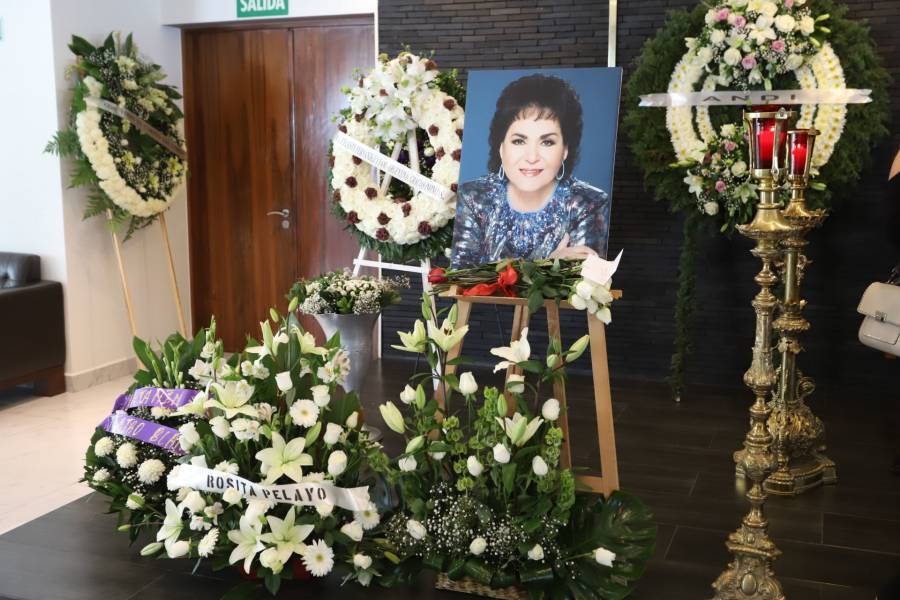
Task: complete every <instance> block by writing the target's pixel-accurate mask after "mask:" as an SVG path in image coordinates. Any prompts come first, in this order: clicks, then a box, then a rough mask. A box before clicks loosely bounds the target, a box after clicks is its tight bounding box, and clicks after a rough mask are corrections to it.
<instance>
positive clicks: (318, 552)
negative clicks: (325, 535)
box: [303, 540, 334, 577]
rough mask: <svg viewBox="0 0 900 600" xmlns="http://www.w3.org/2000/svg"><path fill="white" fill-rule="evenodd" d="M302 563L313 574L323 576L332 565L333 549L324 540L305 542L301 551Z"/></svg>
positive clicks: (328, 571)
mask: <svg viewBox="0 0 900 600" xmlns="http://www.w3.org/2000/svg"><path fill="white" fill-rule="evenodd" d="M303 565H304V566H305V567H306V570H307V571H309V572H310V573H312V574H313V576H315V577H325V576H326V575H328V574H329V573H331V569H332V568H333V567H334V550H332V549H331V547H330V546H329V545H328V544H326V543H325V542H324V540H316V541H315V542H313V543H312V544H307V546H306V549H305V550H304V551H303Z"/></svg>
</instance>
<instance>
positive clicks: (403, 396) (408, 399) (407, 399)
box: [400, 385, 416, 404]
mask: <svg viewBox="0 0 900 600" xmlns="http://www.w3.org/2000/svg"><path fill="white" fill-rule="evenodd" d="M415 399H416V390H414V389H412V388H411V387H410V386H409V385H407V386H406V387H405V388H403V391H402V392H400V402H402V403H403V404H411V403H412V402H414V401H415Z"/></svg>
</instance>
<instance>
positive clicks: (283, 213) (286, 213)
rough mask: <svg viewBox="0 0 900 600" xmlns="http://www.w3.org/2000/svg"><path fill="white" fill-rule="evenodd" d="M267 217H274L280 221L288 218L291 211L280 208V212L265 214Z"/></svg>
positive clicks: (274, 211) (272, 211) (273, 211)
mask: <svg viewBox="0 0 900 600" xmlns="http://www.w3.org/2000/svg"><path fill="white" fill-rule="evenodd" d="M269 215H276V216H279V217H281V218H282V219H287V218H288V217H290V216H291V209H289V208H282V209H281V210H270V211H269V212H267V213H266V216H269Z"/></svg>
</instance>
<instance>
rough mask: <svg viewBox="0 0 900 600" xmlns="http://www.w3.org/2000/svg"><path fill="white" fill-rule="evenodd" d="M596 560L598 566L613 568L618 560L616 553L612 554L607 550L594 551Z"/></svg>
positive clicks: (598, 549)
mask: <svg viewBox="0 0 900 600" xmlns="http://www.w3.org/2000/svg"><path fill="white" fill-rule="evenodd" d="M594 560H596V561H597V564H598V565H603V566H605V567H611V566H612V565H613V561H614V560H616V553H615V552H610V551H609V550H607V549H606V548H597V549H596V550H594Z"/></svg>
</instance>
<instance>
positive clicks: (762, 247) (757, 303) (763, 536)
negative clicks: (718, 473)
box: [713, 109, 796, 600]
mask: <svg viewBox="0 0 900 600" xmlns="http://www.w3.org/2000/svg"><path fill="white" fill-rule="evenodd" d="M795 116H796V113H793V112H788V111H786V110H784V109H781V110H779V111H777V112H750V113H744V120H745V121H746V122H747V128H748V131H749V132H750V168H751V172H752V174H753V177H755V178H756V179H758V180H759V205H758V207H757V211H756V216H755V217H754V218H753V221H752V222H751V223H749V224H747V225H742V226H740V227H738V231H740V232H741V234H743V235H745V236H747V237H749V238H751V239H753V240H755V241H756V246H755V247H754V248H753V250H751V253H752V254H753V255H754V256H756V257H757V258H759V259H760V260H761V261H762V270H761V271H760V272H759V273H757V275H756V277H755V278H754V281H756V283H757V284H759V287H760V291H759V293H758V294H757V295H756V297H755V298H754V299H753V302H752V306H753V309H754V311H756V335H755V339H754V344H753V359H752V361H751V363H750V368H749V369H748V370H747V372H746V373H744V384H745V385H746V386H747V387H748V388H750V389H751V390H752V392H753V396H754V398H755V401H754V403H753V405H752V406H751V407H750V430H749V431H748V432H747V435H746V437H745V438H744V449H743V450H742V451H741V452H738V453H736V454H735V459H736V460H740V468H741V469H742V471H743V472H744V473H745V474H746V475H747V476H748V477H749V478H750V480H751V482H752V485H751V487H750V491H748V492H747V500H749V501H750V511H749V512H748V513H747V515H745V516H744V518H743V519H742V521H741V526H740V527H739V528H738V530H737V531H735V532H734V533H732V534H730V535H729V536H728V541H727V542H726V544H725V545H726V546H727V547H728V550H729V551H730V552H731V554H732V555H733V557H734V559H733V560H732V562H731V564H729V566H728V568H727V569H726V570H725V571H724V572H723V573H722V574H721V575H719V577H718V578H717V579H716V581H715V583H713V589H715V596H714V600H735V599H739V600H783V599H784V593H783V592H782V591H781V584H780V583H779V582H778V580H777V579H776V578H775V574H774V571H773V570H772V563H773V562H774V560H775V558H777V557H778V556H779V555H780V554H781V552H780V551H779V550H778V548H777V547H776V546H775V543H774V542H772V540H771V539H770V538H769V533H768V529H769V523H768V521H767V520H766V516H765V510H764V508H765V501H766V492H765V490H764V489H763V482H764V481H765V480H766V478H767V477H768V476H769V474H770V473H771V472H772V470H773V469H774V466H775V456H774V455H773V453H772V436H771V435H770V434H769V430H768V428H767V427H766V421H767V420H768V418H769V414H770V413H771V410H770V408H769V407H768V405H767V404H766V400H767V399H768V395H769V393H770V392H771V391H772V388H773V387H774V386H775V381H776V375H775V368H774V366H773V365H772V316H773V314H774V312H775V306H776V305H777V304H778V300H777V299H776V298H775V295H774V294H773V293H772V289H771V288H772V286H773V285H775V283H776V282H777V281H778V277H777V275H776V274H775V272H774V271H773V270H772V265H773V262H774V260H775V259H776V258H777V257H778V256H779V255H780V254H781V250H780V249H779V246H778V244H779V242H780V241H781V240H784V239H786V238H787V236H789V235H790V233H791V231H792V228H791V226H790V225H789V224H788V223H787V222H786V221H785V220H784V219H783V218H782V216H781V210H780V209H779V206H778V203H777V201H776V197H775V185H776V183H777V181H778V179H779V178H780V176H781V175H782V173H783V171H782V169H781V168H780V166H779V158H780V149H781V147H782V144H783V139H784V135H785V134H784V132H785V130H786V125H787V121H788V119H790V118H793V117H795ZM769 153H771V154H769Z"/></svg>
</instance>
